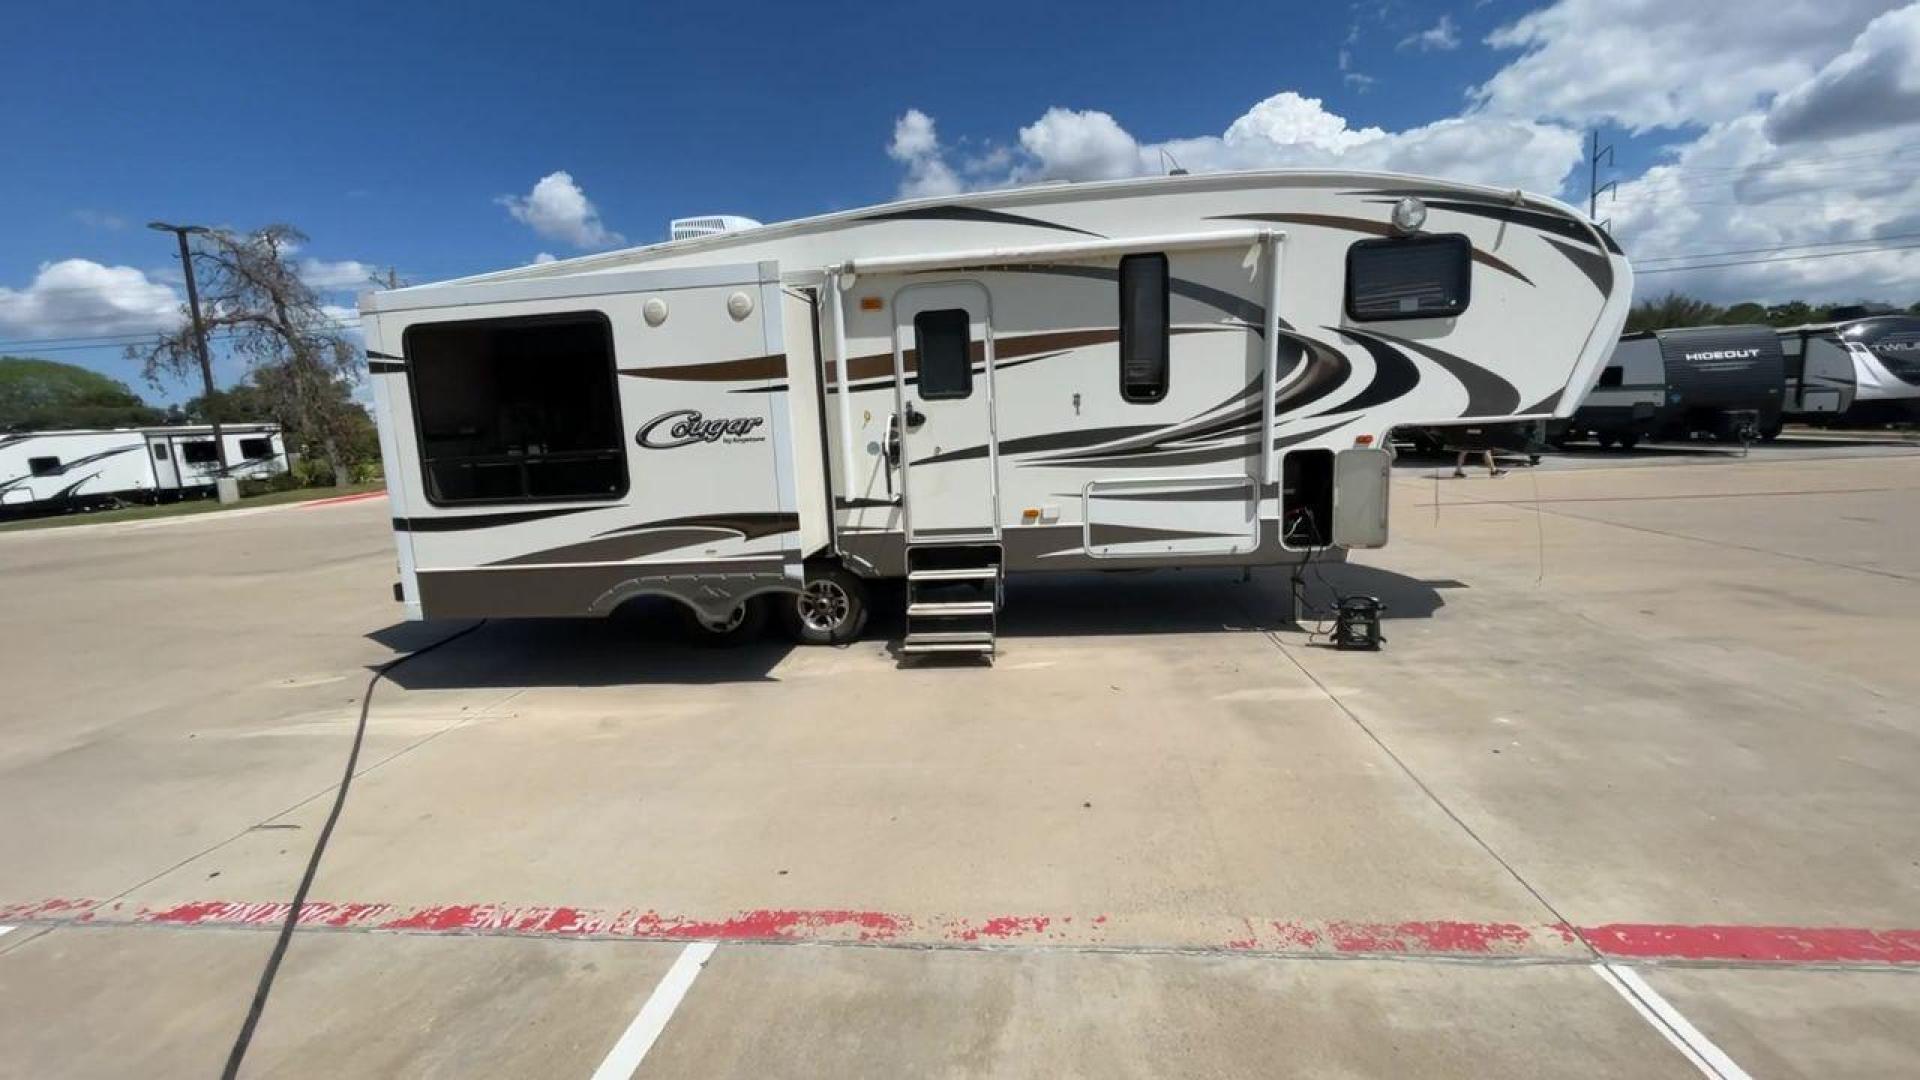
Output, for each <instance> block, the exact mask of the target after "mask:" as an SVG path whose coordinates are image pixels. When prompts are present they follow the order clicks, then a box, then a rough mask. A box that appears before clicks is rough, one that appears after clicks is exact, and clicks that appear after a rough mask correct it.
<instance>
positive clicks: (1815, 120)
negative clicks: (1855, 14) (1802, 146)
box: [1767, 4, 1920, 143]
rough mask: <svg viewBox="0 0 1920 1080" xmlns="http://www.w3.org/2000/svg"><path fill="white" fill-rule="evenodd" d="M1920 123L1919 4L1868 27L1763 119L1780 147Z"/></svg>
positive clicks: (1893, 13) (1884, 16)
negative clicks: (1765, 119)
mask: <svg viewBox="0 0 1920 1080" xmlns="http://www.w3.org/2000/svg"><path fill="white" fill-rule="evenodd" d="M1912 124H1920V4H1914V5H1911V6H1909V7H1905V8H1902V9H1900V10H1899V11H1892V12H1888V13H1887V14H1885V15H1882V16H1880V17H1879V18H1877V19H1875V20H1873V21H1872V22H1870V23H1868V24H1867V26H1866V29H1864V30H1862V31H1860V36H1859V37H1857V38H1855V39H1854V40H1853V44H1852V45H1851V46H1849V47H1848V48H1847V51H1846V52H1843V53H1841V54H1840V55H1839V56H1837V57H1835V58H1834V59H1833V60H1832V61H1831V62H1830V63H1828V64H1827V65H1826V66H1825V67H1823V68H1821V69H1820V71H1819V72H1818V73H1817V74H1815V75H1814V77H1813V78H1811V79H1809V80H1807V81H1806V82H1804V83H1802V84H1801V85H1799V86H1797V87H1795V88H1794V89H1792V90H1791V91H1789V92H1787V93H1786V94H1784V95H1782V96H1781V97H1780V99H1779V100H1777V101H1775V102H1774V104H1773V111H1772V112H1771V113H1770V114H1769V115H1768V117H1767V136H1768V137H1769V138H1771V139H1773V140H1774V141H1775V142H1779V143H1793V142H1801V141H1804V140H1807V139H1830V138H1834V137H1836V136H1846V135H1859V134H1863V133H1866V132H1872V131H1880V130H1884V129H1888V128H1897V127H1907V126H1909V125H1912Z"/></svg>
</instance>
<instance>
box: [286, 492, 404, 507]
mask: <svg viewBox="0 0 1920 1080" xmlns="http://www.w3.org/2000/svg"><path fill="white" fill-rule="evenodd" d="M386 497H387V493H386V492H384V491H362V492H360V493H359V494H356V495H335V496H334V497H333V498H330V499H308V500H307V501H306V502H303V503H295V504H294V505H295V506H298V507H299V508H300V509H302V510H311V509H313V508H314V507H316V506H334V505H337V504H339V503H350V502H359V501H360V500H362V499H384V498H386Z"/></svg>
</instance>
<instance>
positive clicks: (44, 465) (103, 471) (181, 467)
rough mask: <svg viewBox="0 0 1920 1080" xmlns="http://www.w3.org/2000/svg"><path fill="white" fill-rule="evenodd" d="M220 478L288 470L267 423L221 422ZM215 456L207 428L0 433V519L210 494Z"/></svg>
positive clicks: (275, 432)
mask: <svg viewBox="0 0 1920 1080" xmlns="http://www.w3.org/2000/svg"><path fill="white" fill-rule="evenodd" d="M221 436H222V441H223V442H225V443H226V447H227V475H229V476H232V477H234V478H235V479H240V480H262V479H265V478H267V477H269V476H272V475H274V474H275V473H282V472H285V471H287V448H286V444H285V442H284V441H283V440H282V439H281V436H280V428H279V427H278V425H274V424H222V425H221ZM219 476H220V456H219V453H218V451H217V450H216V449H215V448H214V444H213V429H212V428H210V427H207V426H204V425H203V426H181V427H156V428H108V429H104V430H87V431H26V432H16V433H13V434H8V435H0V513H4V514H8V515H21V514H33V513H49V512H58V511H63V510H76V509H88V508H93V507H99V506H107V505H112V504H114V503H117V502H157V501H164V500H168V499H177V498H181V497H183V496H187V495H197V494H204V493H205V492H207V491H210V490H212V488H213V485H214V481H215V480H217V479H218V478H219Z"/></svg>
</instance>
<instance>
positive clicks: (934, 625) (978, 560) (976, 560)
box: [900, 544, 1001, 661]
mask: <svg viewBox="0 0 1920 1080" xmlns="http://www.w3.org/2000/svg"><path fill="white" fill-rule="evenodd" d="M1000 584H1001V580H1000V545H999V544H914V545H910V546H908V548H907V636H906V639H905V640H904V641H902V642H901V644H900V651H901V652H903V653H910V654H918V655H924V654H929V653H950V654H962V655H974V656H983V657H985V658H986V659H987V660H989V661H991V660H992V659H993V652H994V629H995V625H996V622H997V619H998V616H999V613H1000Z"/></svg>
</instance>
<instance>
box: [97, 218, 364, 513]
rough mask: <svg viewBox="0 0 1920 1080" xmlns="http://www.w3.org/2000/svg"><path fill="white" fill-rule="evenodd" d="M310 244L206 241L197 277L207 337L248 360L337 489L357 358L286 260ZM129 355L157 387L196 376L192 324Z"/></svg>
mask: <svg viewBox="0 0 1920 1080" xmlns="http://www.w3.org/2000/svg"><path fill="white" fill-rule="evenodd" d="M306 239H307V238H306V236H305V235H304V234H302V233H301V232H300V230H298V229H295V228H294V227H293V226H291V225H268V226H266V227H265V228H262V229H256V230H255V231H253V232H250V233H234V232H225V231H216V232H211V233H207V234H204V235H202V236H200V237H198V238H197V243H196V248H195V251H194V253H193V258H194V269H195V272H196V274H197V275H198V277H199V279H200V281H201V282H202V284H201V286H200V291H201V296H202V303H203V305H204V308H205V312H206V325H207V332H208V333H209V334H210V335H216V334H217V335H220V336H221V337H223V338H225V340H226V342H227V347H228V348H229V349H230V350H231V351H232V352H233V353H234V354H235V355H238V356H240V357H242V358H243V359H244V360H245V361H246V363H247V369H248V372H249V373H250V374H251V375H252V376H253V381H254V383H255V385H257V386H258V387H259V388H260V390H261V391H262V392H263V393H264V394H265V395H266V397H267V399H268V405H269V407H270V408H271V409H272V410H273V412H274V415H275V416H276V417H278V418H279V419H280V420H281V422H282V423H283V424H285V425H286V426H287V427H289V428H290V429H292V430H294V431H296V432H297V433H298V434H299V435H300V436H301V437H302V438H303V439H305V440H307V442H308V443H309V447H308V448H306V450H307V452H308V453H312V452H313V451H314V450H318V452H319V453H320V455H321V456H322V457H324V458H325V459H326V462H327V466H328V468H330V469H331V470H332V471H333V474H334V482H335V483H341V482H344V480H345V479H346V475H345V471H346V468H347V466H348V465H349V464H350V463H349V462H348V461H347V460H346V459H345V457H344V456H343V452H344V448H345V447H346V445H347V444H348V436H349V433H350V431H351V422H352V419H353V418H352V417H350V416H348V415H347V414H346V412H345V409H346V408H351V407H353V406H352V402H351V396H350V395H348V394H343V393H341V387H342V384H343V383H344V384H346V385H348V386H351V384H352V383H354V382H355V381H356V380H358V378H359V355H360V354H359V348H358V347H357V346H356V345H355V344H354V342H353V341H352V339H351V338H349V337H348V336H347V335H346V333H345V331H344V330H343V329H342V328H341V327H340V325H339V324H338V323H337V322H336V321H335V320H334V318H333V317H332V316H330V315H328V314H327V312H326V309H325V308H324V307H322V306H321V303H320V298H319V296H318V295H317V294H315V293H314V291H313V289H312V288H311V287H309V286H308V285H307V283H306V282H304V281H302V280H301V279H300V274H299V271H298V269H297V268H296V267H295V266H294V264H293V261H292V256H293V252H294V251H295V250H296V249H297V248H298V247H299V246H300V245H301V244H303V243H305V242H306ZM127 356H128V357H129V358H131V359H135V360H140V361H141V362H142V363H143V366H144V372H145V375H146V377H147V379H148V381H150V382H153V383H155V384H156V385H158V384H160V382H161V380H162V379H163V378H173V379H182V378H186V377H188V376H190V375H192V374H195V373H197V372H198V371H199V359H198V356H197V354H196V353H195V351H194V341H193V330H192V328H191V327H190V326H183V327H182V328H181V329H180V330H177V331H175V332H174V333H172V334H169V335H166V336H165V337H162V338H161V339H160V340H159V341H158V342H157V343H155V344H152V345H149V346H145V347H141V346H128V348H127ZM209 404H210V406H211V407H217V404H216V403H209Z"/></svg>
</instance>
